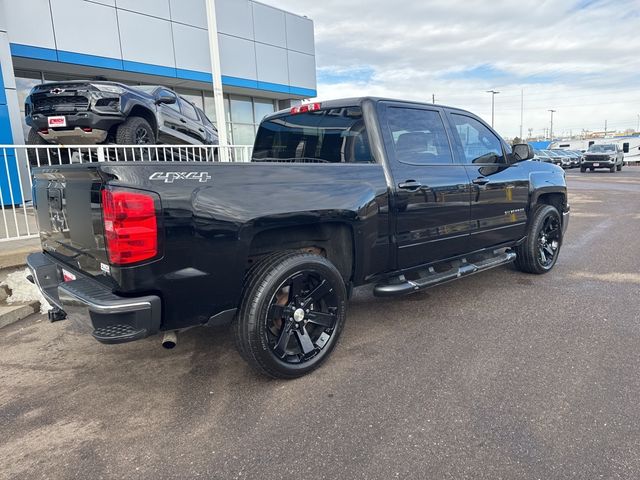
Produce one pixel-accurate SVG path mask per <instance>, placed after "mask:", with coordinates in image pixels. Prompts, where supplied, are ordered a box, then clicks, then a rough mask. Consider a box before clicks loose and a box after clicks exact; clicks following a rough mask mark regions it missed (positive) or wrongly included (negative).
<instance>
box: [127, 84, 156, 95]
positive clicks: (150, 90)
mask: <svg viewBox="0 0 640 480" xmlns="http://www.w3.org/2000/svg"><path fill="white" fill-rule="evenodd" d="M133 88H135V89H137V90H142V91H143V92H145V93H148V94H149V95H151V94H152V93H153V92H155V91H156V90H157V89H158V86H157V85H136V86H135V87H133Z"/></svg>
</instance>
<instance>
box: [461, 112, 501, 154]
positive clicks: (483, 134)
mask: <svg viewBox="0 0 640 480" xmlns="http://www.w3.org/2000/svg"><path fill="white" fill-rule="evenodd" d="M451 118H452V120H453V123H454V125H455V127H456V132H457V133H458V137H459V138H460V145H462V149H463V151H464V158H465V161H466V163H474V164H477V163H505V158H504V153H503V152H502V142H500V139H498V137H496V136H495V134H494V133H493V132H492V131H491V130H489V129H488V128H487V127H485V126H484V125H483V124H482V123H480V122H479V121H478V120H476V119H475V118H472V117H468V116H466V115H460V114H457V113H454V114H452V115H451Z"/></svg>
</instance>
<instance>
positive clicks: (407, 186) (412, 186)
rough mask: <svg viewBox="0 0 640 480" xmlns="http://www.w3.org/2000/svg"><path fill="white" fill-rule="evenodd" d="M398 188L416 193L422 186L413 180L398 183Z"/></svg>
mask: <svg viewBox="0 0 640 480" xmlns="http://www.w3.org/2000/svg"><path fill="white" fill-rule="evenodd" d="M398 188H401V189H402V190H408V191H410V192H417V191H418V190H420V189H421V188H423V185H422V184H421V183H420V182H416V181H415V180H407V181H405V182H402V183H399V184H398Z"/></svg>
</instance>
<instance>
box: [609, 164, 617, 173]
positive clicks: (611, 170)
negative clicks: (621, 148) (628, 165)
mask: <svg viewBox="0 0 640 480" xmlns="http://www.w3.org/2000/svg"><path fill="white" fill-rule="evenodd" d="M609 172H611V173H616V166H615V165H614V166H613V167H609Z"/></svg>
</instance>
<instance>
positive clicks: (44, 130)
mask: <svg viewBox="0 0 640 480" xmlns="http://www.w3.org/2000/svg"><path fill="white" fill-rule="evenodd" d="M38 132H40V133H44V134H45V135H46V134H47V133H49V129H48V128H41V129H40V130H38Z"/></svg>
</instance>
